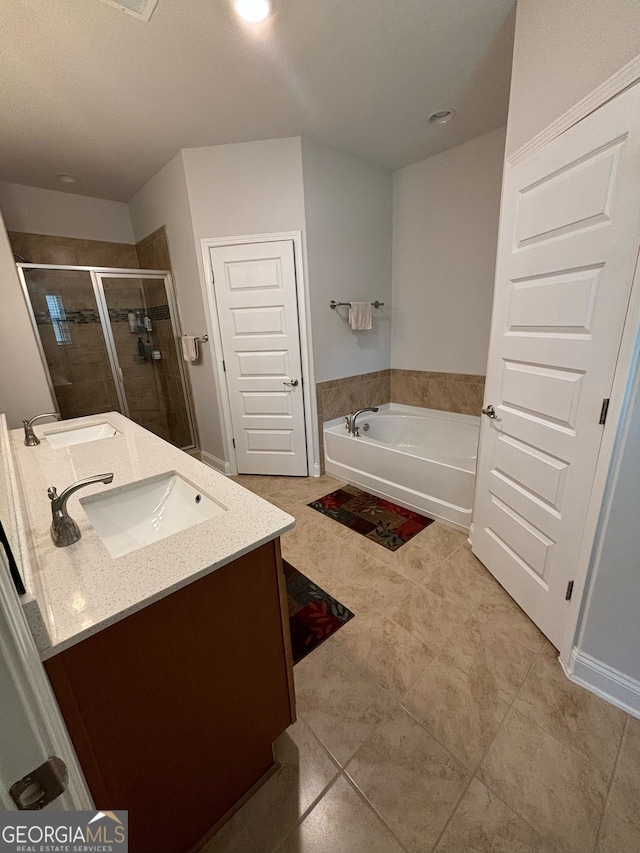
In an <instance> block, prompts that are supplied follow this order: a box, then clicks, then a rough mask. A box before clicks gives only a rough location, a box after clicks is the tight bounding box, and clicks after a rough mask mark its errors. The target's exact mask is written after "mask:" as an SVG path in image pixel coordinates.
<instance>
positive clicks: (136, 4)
mask: <svg viewBox="0 0 640 853" xmlns="http://www.w3.org/2000/svg"><path fill="white" fill-rule="evenodd" d="M102 2H103V3H106V4H107V6H113V7H114V8H115V9H121V10H122V11H123V12H126V13H127V15H133V17H134V18H138V19H139V20H140V21H148V20H149V18H150V17H151V15H152V14H153V10H154V9H155V8H156V6H157V5H158V0H102Z"/></svg>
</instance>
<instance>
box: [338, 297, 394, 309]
mask: <svg viewBox="0 0 640 853" xmlns="http://www.w3.org/2000/svg"><path fill="white" fill-rule="evenodd" d="M371 304H372V305H373V307H374V308H382V306H383V305H384V302H380V301H378V300H377V299H376V301H375V302H372V303H371ZM339 305H351V303H350V302H336V300H335V299H332V300H331V302H330V303H329V308H332V309H333V308H337V307H338V306H339Z"/></svg>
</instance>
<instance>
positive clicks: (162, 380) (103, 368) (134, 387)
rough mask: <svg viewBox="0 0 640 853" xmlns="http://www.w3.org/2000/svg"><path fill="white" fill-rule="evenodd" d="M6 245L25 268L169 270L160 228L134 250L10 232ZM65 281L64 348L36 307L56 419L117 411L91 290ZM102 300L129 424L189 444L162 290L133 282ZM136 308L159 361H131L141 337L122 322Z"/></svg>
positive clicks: (83, 282)
mask: <svg viewBox="0 0 640 853" xmlns="http://www.w3.org/2000/svg"><path fill="white" fill-rule="evenodd" d="M9 238H10V241H11V245H12V248H13V251H14V252H15V253H16V254H18V255H20V256H21V257H22V258H24V259H25V260H26V261H28V262H30V263H42V264H69V265H77V266H101V267H116V268H124V269H139V268H143V269H158V270H170V269H171V265H170V260H169V251H168V243H167V239H166V234H165V230H164V228H160V229H159V230H158V231H156V232H154V233H153V234H150V235H149V236H148V237H146V238H145V239H144V240H142V241H141V242H140V243H138V245H137V246H132V245H129V244H126V243H108V242H103V241H98V240H78V239H74V238H69V237H52V236H48V235H43V234H26V233H21V232H9ZM74 276H76V277H77V278H78V281H77V287H71V286H70V284H71V283H70V282H69V281H68V279H69V278H73V277H74ZM65 279H66V283H65V293H64V305H65V313H66V316H67V321H68V326H69V329H70V331H71V333H72V334H71V340H70V341H69V343H68V344H65V346H57V344H56V341H55V339H54V332H53V327H52V325H51V320H50V317H49V313H48V311H47V309H46V304H44V295H43V296H42V305H40V304H38V306H37V307H36V305H35V304H34V308H35V309H36V312H37V315H38V316H37V322H38V327H39V331H40V336H41V339H42V342H43V346H44V348H45V352H46V354H47V359H48V361H49V363H50V371H51V374H52V379H53V382H54V386H55V391H56V396H57V398H58V404H59V406H60V409H61V414H62V416H63V417H79V416H81V415H89V414H97V413H99V412H105V411H111V410H114V409H118V401H117V395H116V393H115V387H114V384H113V380H112V377H111V372H110V368H109V363H108V358H107V354H106V348H105V345H104V339H103V336H102V331H101V326H100V319H99V316H98V313H97V310H96V306H95V301H94V299H93V291H92V289H91V288H90V287H88V286H87V273H83V272H77V273H74V272H71V271H69V272H68V273H67V274H66V276H65ZM105 293H106V295H107V300H108V304H109V308H110V310H109V315H110V319H111V326H112V331H113V336H114V341H115V344H116V349H117V351H118V356H119V360H120V363H121V367H122V370H123V374H124V378H125V383H126V392H127V401H128V404H129V410H130V415H131V417H132V419H133V420H135V421H136V422H137V423H139V424H141V425H142V426H144V427H145V428H146V429H149V430H151V431H152V432H154V433H156V434H157V435H160V436H161V437H162V438H164V439H166V440H168V441H171V442H173V443H174V444H176V445H177V446H178V447H186V446H188V445H190V444H191V443H192V439H191V432H190V429H189V420H188V416H187V410H186V406H185V401H184V394H183V390H182V381H181V377H180V371H179V366H178V364H177V358H178V353H177V347H176V341H175V339H174V335H173V329H172V326H171V321H170V318H169V308H168V305H167V298H166V296H165V290H164V285H163V283H162V282H157V281H146V280H144V279H134V278H130V279H126V280H123V281H122V282H120V281H118V280H114V279H112V280H106V281H105ZM43 294H44V291H43ZM37 298H38V299H39V298H40V297H39V295H38V297H37ZM136 308H140V309H143V310H145V311H146V313H147V314H148V316H150V317H151V320H152V322H153V331H152V333H151V336H150V340H151V342H152V343H153V346H154V348H156V349H160V352H161V354H162V358H161V359H160V360H159V361H142V360H139V359H137V358H136V356H137V353H138V348H137V342H138V334H137V333H136V334H132V333H131V332H130V331H129V325H128V318H127V315H128V312H129V311H133V310H135V309H136ZM144 339H145V340H146V335H145V336H144ZM150 380H151V381H150Z"/></svg>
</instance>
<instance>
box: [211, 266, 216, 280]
mask: <svg viewBox="0 0 640 853" xmlns="http://www.w3.org/2000/svg"><path fill="white" fill-rule="evenodd" d="M215 283H216V276H215V273H214V272H213V267H211V284H215Z"/></svg>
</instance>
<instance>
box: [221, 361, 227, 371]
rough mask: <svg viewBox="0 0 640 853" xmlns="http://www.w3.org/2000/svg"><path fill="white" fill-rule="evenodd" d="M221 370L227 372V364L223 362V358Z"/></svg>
mask: <svg viewBox="0 0 640 853" xmlns="http://www.w3.org/2000/svg"><path fill="white" fill-rule="evenodd" d="M222 370H223V371H224V372H225V373H226V372H227V365H226V364H225V363H224V359H222Z"/></svg>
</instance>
